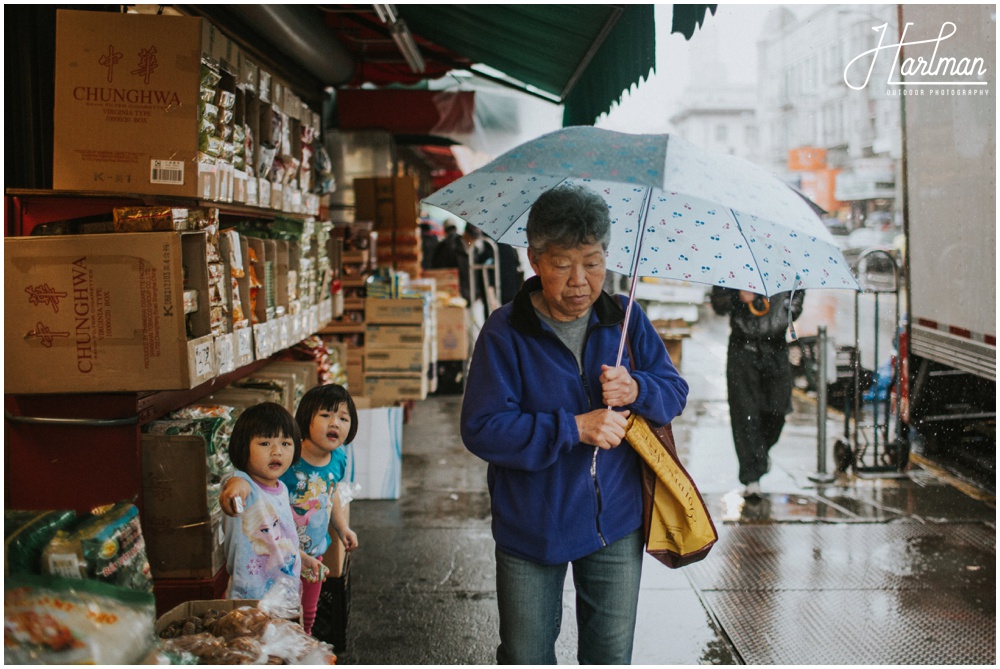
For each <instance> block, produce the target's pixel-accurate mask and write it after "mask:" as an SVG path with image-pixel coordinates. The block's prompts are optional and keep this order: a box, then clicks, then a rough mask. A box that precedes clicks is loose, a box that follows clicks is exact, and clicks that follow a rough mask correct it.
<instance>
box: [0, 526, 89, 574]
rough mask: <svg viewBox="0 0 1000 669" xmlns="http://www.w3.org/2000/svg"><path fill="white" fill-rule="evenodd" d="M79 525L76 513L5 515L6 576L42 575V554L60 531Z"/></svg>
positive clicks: (4, 566) (4, 553) (4, 571)
mask: <svg viewBox="0 0 1000 669" xmlns="http://www.w3.org/2000/svg"><path fill="white" fill-rule="evenodd" d="M75 522H76V511H15V510H11V511H6V510H5V511H4V513H3V532H4V540H3V575H4V577H8V576H18V575H22V574H35V575H38V574H41V573H42V564H41V563H42V550H43V549H44V548H45V547H46V546H47V545H48V543H49V541H51V540H52V537H54V536H55V535H56V532H58V531H59V530H66V529H69V528H70V527H71V526H72V525H73V524H74V523H75Z"/></svg>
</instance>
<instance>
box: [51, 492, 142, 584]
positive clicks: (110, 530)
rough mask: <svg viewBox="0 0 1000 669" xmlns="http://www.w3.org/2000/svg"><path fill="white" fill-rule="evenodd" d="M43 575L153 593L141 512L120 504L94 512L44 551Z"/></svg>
mask: <svg viewBox="0 0 1000 669" xmlns="http://www.w3.org/2000/svg"><path fill="white" fill-rule="evenodd" d="M42 572H43V573H45V574H51V575H54V576H62V577H66V578H81V579H82V578H89V579H94V580H99V581H105V582H108V583H111V584H113V585H119V586H122V587H126V588H132V589H133V590H140V591H143V592H152V590H153V578H152V576H151V574H150V570H149V560H148V559H147V557H146V543H145V541H144V540H143V538H142V528H141V526H140V525H139V510H138V509H137V508H136V507H135V505H134V504H130V503H129V502H118V503H117V504H113V505H110V506H106V507H100V508H97V509H94V511H93V513H92V514H91V515H89V516H87V517H86V518H84V519H83V520H81V521H80V522H79V523H77V524H76V525H75V526H74V527H72V528H70V529H69V530H60V531H58V532H56V534H55V536H53V537H52V540H51V541H49V543H48V545H47V546H46V547H45V548H44V549H43V550H42Z"/></svg>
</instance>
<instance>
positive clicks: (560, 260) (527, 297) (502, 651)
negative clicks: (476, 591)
mask: <svg viewBox="0 0 1000 669" xmlns="http://www.w3.org/2000/svg"><path fill="white" fill-rule="evenodd" d="M610 229H611V225H610V221H609V218H608V207H607V204H606V203H605V202H604V200H603V199H602V198H601V197H600V196H599V195H597V194H596V193H594V192H592V191H589V190H587V189H584V188H582V187H575V186H560V187H557V188H554V189H552V190H550V191H547V192H546V193H544V194H543V195H542V196H540V197H539V198H538V200H537V202H536V203H535V204H534V206H533V207H532V209H531V213H530V214H529V216H528V225H527V236H528V258H529V260H530V262H531V266H532V268H533V269H534V270H535V273H536V274H537V276H535V277H532V278H531V279H529V280H528V281H527V282H526V283H525V284H524V286H523V287H522V288H521V290H520V292H518V294H517V296H516V297H515V298H514V301H513V302H511V303H509V304H506V305H504V306H503V307H501V308H500V309H498V310H497V311H495V312H494V313H493V314H492V315H491V316H490V319H489V321H488V322H487V323H486V325H485V327H484V328H483V330H482V333H481V334H480V336H479V339H478V340H477V342H476V347H475V351H474V353H473V356H472V361H471V364H470V366H469V374H468V382H467V391H466V394H465V399H464V402H463V405H462V439H463V440H464V442H465V445H466V448H468V449H469V450H470V451H471V452H472V453H474V454H475V455H477V456H479V457H480V458H482V459H483V460H485V461H486V462H488V463H489V469H488V480H489V490H490V497H491V507H492V512H493V537H494V540H495V541H496V563H497V576H496V580H497V583H496V585H497V604H498V607H499V612H500V646H499V647H498V648H497V660H498V662H500V663H502V664H503V663H506V664H554V663H555V661H556V657H555V641H556V638H557V637H558V636H559V628H560V624H561V618H562V591H563V583H564V580H565V576H566V569H567V565H569V564H572V565H573V580H574V583H575V585H576V593H577V595H576V617H577V626H578V632H579V634H578V640H579V641H578V643H579V646H578V651H577V657H578V660H579V661H580V662H581V663H585V664H622V663H629V662H630V661H631V656H632V639H633V635H634V632H635V619H636V605H637V602H638V598H639V574H640V571H641V567H642V554H643V533H642V491H641V487H640V460H639V458H638V456H637V455H636V453H635V451H633V450H632V448H630V447H629V446H628V445H627V444H623V443H622V440H623V438H624V436H625V425H626V422H627V418H628V415H629V413H630V412H632V411H635V412H637V413H639V414H641V415H643V416H644V417H646V418H647V419H648V420H649V421H650V422H652V423H655V424H665V423H669V422H670V421H672V420H673V419H674V417H675V416H677V415H678V414H679V413H680V412H681V410H682V409H683V408H684V403H685V400H686V398H687V391H688V386H687V383H685V381H684V380H683V379H681V377H680V375H678V373H677V370H676V369H674V366H673V365H672V364H671V363H670V359H669V358H668V357H667V354H666V350H665V348H664V346H663V343H662V341H661V340H660V337H659V336H658V335H657V333H656V330H655V329H654V328H653V326H652V324H651V323H650V322H649V319H648V318H647V317H646V315H645V314H644V313H643V312H642V310H641V309H640V308H639V307H638V305H636V306H633V309H632V316H631V323H629V324H628V336H629V340H630V346H629V349H630V350H631V352H632V353H633V354H634V356H635V359H634V360H631V361H630V360H629V359H628V356H627V354H626V357H625V359H624V360H623V361H622V366H619V367H614V366H613V365H614V362H615V359H616V356H617V352H618V342H619V340H620V337H621V333H622V328H623V327H624V325H625V323H624V320H625V303H626V300H627V298H624V297H613V296H611V295H609V294H607V293H605V292H603V291H602V286H603V284H604V279H605V271H606V269H605V256H606V250H607V246H608V242H609V239H610V235H611V231H610ZM608 407H614V408H615V410H609V409H608Z"/></svg>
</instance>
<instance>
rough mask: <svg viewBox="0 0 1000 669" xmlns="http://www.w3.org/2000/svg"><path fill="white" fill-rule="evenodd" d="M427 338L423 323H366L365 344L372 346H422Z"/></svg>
mask: <svg viewBox="0 0 1000 669" xmlns="http://www.w3.org/2000/svg"><path fill="white" fill-rule="evenodd" d="M426 340H427V329H426V328H425V327H424V326H422V325H374V324H371V323H366V324H365V345H366V346H370V347H372V348H420V347H422V346H423V345H424V342H425V341H426Z"/></svg>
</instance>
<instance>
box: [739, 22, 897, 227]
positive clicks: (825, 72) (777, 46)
mask: <svg viewBox="0 0 1000 669" xmlns="http://www.w3.org/2000/svg"><path fill="white" fill-rule="evenodd" d="M799 12H800V13H799V16H798V17H796V16H795V14H793V13H792V12H791V11H787V10H786V11H784V12H779V13H776V14H775V15H773V16H772V17H771V20H770V21H769V22H768V23H767V24H766V25H765V27H764V30H763V31H762V34H761V37H760V40H759V41H758V44H757V51H758V54H757V55H758V89H757V90H758V98H757V107H756V112H757V113H756V118H757V121H758V124H759V129H760V130H759V137H760V163H761V164H763V165H765V166H767V167H770V168H771V169H773V170H774V171H775V172H777V173H779V174H783V175H784V176H785V178H786V180H787V181H788V182H789V183H791V184H792V185H797V186H798V187H799V188H801V190H802V191H803V192H805V193H806V194H807V195H809V196H810V197H812V198H813V199H814V200H815V201H816V202H817V203H819V204H820V205H821V206H823V207H824V208H826V209H827V210H828V211H830V213H831V214H835V215H836V216H838V217H839V218H841V219H842V220H844V221H845V222H846V223H847V224H848V226H849V227H851V228H855V227H860V226H861V225H865V224H866V223H867V224H869V225H871V224H873V223H875V222H878V223H879V224H885V223H886V222H888V223H889V224H890V225H891V224H898V220H899V218H900V217H899V206H900V205H899V202H900V197H899V183H898V179H897V178H896V177H897V175H898V174H899V161H900V158H901V131H900V97H899V96H898V95H894V94H893V93H894V92H895V91H893V90H890V89H889V87H888V86H886V85H885V83H884V82H886V81H888V77H889V73H890V71H891V68H892V64H893V59H892V57H886V56H883V57H881V58H875V54H874V52H871V50H872V49H874V48H876V47H877V46H879V44H882V45H883V46H885V45H894V44H896V43H897V42H898V30H897V21H896V5H824V6H817V7H815V8H809V9H807V10H805V11H804V12H803V10H802V9H801V8H800V9H799ZM891 51H892V52H893V53H894V50H891ZM848 66H850V67H851V68H852V69H851V73H852V75H853V76H854V79H855V80H856V79H857V78H858V77H860V79H861V81H867V85H865V86H861V87H859V86H857V84H856V81H855V80H851V84H852V85H853V87H852V85H849V84H848V79H846V78H845V70H847V68H848ZM866 73H867V74H868V79H867V80H865V74H866ZM876 212H878V213H876Z"/></svg>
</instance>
